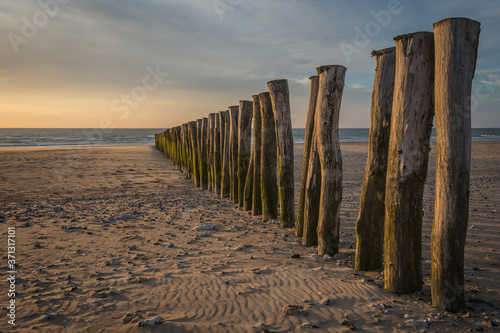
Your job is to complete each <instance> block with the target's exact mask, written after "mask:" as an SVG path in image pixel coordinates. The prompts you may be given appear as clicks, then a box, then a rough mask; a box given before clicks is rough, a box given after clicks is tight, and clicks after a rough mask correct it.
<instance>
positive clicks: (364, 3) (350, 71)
mask: <svg viewBox="0 0 500 333" xmlns="http://www.w3.org/2000/svg"><path fill="white" fill-rule="evenodd" d="M448 17H467V18H470V19H474V20H477V21H479V22H481V35H480V42H479V50H478V60H477V66H476V74H475V78H474V81H473V89H472V111H473V113H472V126H473V127H500V33H499V32H500V20H499V19H498V18H499V17H500V1H498V0H476V1H470V0H468V1H463V0H443V1H436V0H423V1H417V0H413V1H411V0H400V1H398V0H383V1H378V0H377V1H374V0H357V1H340V0H328V1H327V0H317V1H313V0H273V1H270V0H182V1H181V0H113V1H112V0H37V1H31V0H23V1H19V0H2V1H0V128H16V127H17V128H169V127H173V126H177V125H180V124H182V123H185V122H187V121H191V120H196V119H199V118H201V117H206V116H207V115H208V114H209V113H213V112H218V111H222V110H226V109H227V107H228V106H230V105H237V104H238V101H239V100H251V99H252V95H255V94H258V93H261V92H264V91H267V85H266V83H267V82H268V81H271V80H275V79H282V78H285V79H288V83H289V89H290V103H291V113H292V125H293V127H294V128H303V127H305V119H306V115H307V104H308V100H309V89H310V81H309V79H308V78H309V77H310V76H312V75H316V67H319V66H322V65H334V64H338V65H343V66H345V67H347V73H346V78H345V80H346V81H345V89H344V94H343V99H342V107H341V111H340V127H341V128H367V127H369V122H370V102H371V92H372V86H373V78H374V71H375V59H374V58H372V57H371V55H370V53H371V51H372V50H376V49H382V48H386V47H392V46H394V41H393V37H395V36H397V35H401V34H406V33H411V32H417V31H432V24H433V23H434V22H436V21H439V20H441V19H444V18H448Z"/></svg>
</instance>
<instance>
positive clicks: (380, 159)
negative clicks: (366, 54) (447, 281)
mask: <svg viewBox="0 0 500 333" xmlns="http://www.w3.org/2000/svg"><path fill="white" fill-rule="evenodd" d="M372 56H375V57H376V67H375V81H374V82H373V92H372V106H371V117H370V118H371V120H370V135H369V143H368V158H367V161H366V169H365V176H364V179H363V187H362V189H361V195H360V199H359V210H358V220H357V221H356V259H355V268H356V270H358V271H375V270H379V269H381V268H382V257H383V254H384V214H385V203H384V201H385V178H386V175H387V153H388V149H389V138H390V130H391V112H392V97H393V93H394V71H395V68H396V48H395V47H391V48H388V49H383V50H379V51H373V52H372Z"/></svg>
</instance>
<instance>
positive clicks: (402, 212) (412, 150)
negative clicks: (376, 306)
mask: <svg viewBox="0 0 500 333" xmlns="http://www.w3.org/2000/svg"><path fill="white" fill-rule="evenodd" d="M394 40H395V42H396V72H395V82H394V101H393V104H392V116H391V134H390V140H389V155H388V162H387V180H386V191H385V226H384V228H385V229H384V239H385V245H384V251H385V260H384V284H385V289H387V290H389V291H391V292H394V293H398V294H407V293H412V292H415V291H418V290H420V289H421V288H422V215H423V209H422V201H423V194H424V183H425V179H426V177H427V165H428V159H429V150H430V147H429V138H430V135H431V129H432V118H433V115H434V36H433V33H432V32H417V33H413V34H408V35H402V36H397V37H395V38H394Z"/></svg>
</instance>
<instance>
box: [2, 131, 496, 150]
mask: <svg viewBox="0 0 500 333" xmlns="http://www.w3.org/2000/svg"><path fill="white" fill-rule="evenodd" d="M162 131H164V129H157V128H155V129H144V128H139V129H122V128H120V129H107V130H101V129H81V128H76V129H75V128H73V129H60V128H57V129H50V128H42V129H38V128H36V129H32V128H28V129H22V128H21V129H18V128H0V147H72V146H73V147H74V146H143V145H146V146H151V145H154V134H155V133H158V132H162ZM304 132H305V129H303V128H295V129H293V141H294V143H304ZM368 134H369V129H368V128H341V129H339V140H340V142H368ZM435 139H436V135H435V131H434V129H433V130H432V134H431V141H435ZM472 141H500V128H473V129H472Z"/></svg>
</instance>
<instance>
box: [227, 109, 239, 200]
mask: <svg viewBox="0 0 500 333" xmlns="http://www.w3.org/2000/svg"><path fill="white" fill-rule="evenodd" d="M238 110H239V106H230V107H229V119H230V125H231V126H230V129H229V179H230V185H229V186H230V190H231V191H230V199H231V200H232V201H233V203H235V204H236V203H238Z"/></svg>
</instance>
